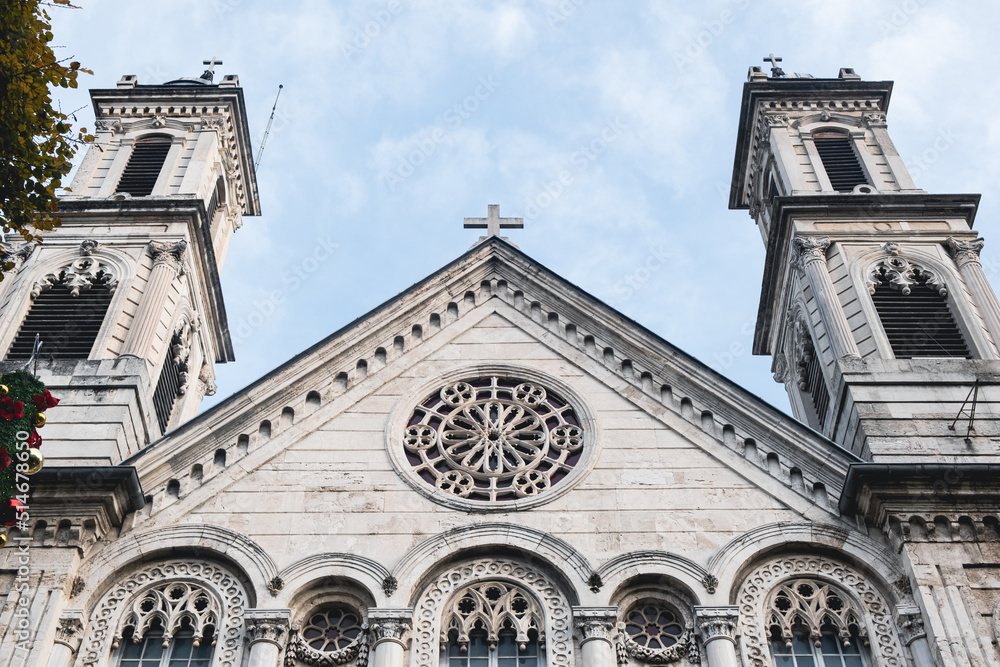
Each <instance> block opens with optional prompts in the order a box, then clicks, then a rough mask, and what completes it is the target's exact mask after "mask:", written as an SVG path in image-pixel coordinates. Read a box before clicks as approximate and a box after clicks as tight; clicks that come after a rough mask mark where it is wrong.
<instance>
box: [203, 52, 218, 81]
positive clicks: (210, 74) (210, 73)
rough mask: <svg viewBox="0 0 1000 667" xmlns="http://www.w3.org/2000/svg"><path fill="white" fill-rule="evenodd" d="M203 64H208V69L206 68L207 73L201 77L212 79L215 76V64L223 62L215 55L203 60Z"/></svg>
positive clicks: (206, 79) (207, 79)
mask: <svg viewBox="0 0 1000 667" xmlns="http://www.w3.org/2000/svg"><path fill="white" fill-rule="evenodd" d="M201 64H202V65H208V69H207V70H205V73H204V74H202V75H201V78H203V79H204V80H205V81H211V80H212V79H213V78H215V66H216V65H222V64H223V62H222V61H221V60H216V58H215V56H212V59H211V60H203V61H202V63H201Z"/></svg>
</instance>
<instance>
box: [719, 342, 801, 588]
mask: <svg viewBox="0 0 1000 667" xmlns="http://www.w3.org/2000/svg"><path fill="white" fill-rule="evenodd" d="M772 377H773V378H774V381H775V382H777V383H778V384H785V383H786V382H788V360H787V358H786V357H785V353H784V352H779V353H778V354H777V355H775V357H774V368H773V373H772ZM712 592H714V591H712Z"/></svg>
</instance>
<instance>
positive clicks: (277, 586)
mask: <svg viewBox="0 0 1000 667" xmlns="http://www.w3.org/2000/svg"><path fill="white" fill-rule="evenodd" d="M284 587H285V582H284V580H283V579H282V578H281V577H279V576H275V577H273V578H272V579H271V580H270V581H269V582H267V592H268V593H270V594H271V597H277V596H278V593H280V592H281V589H282V588H284Z"/></svg>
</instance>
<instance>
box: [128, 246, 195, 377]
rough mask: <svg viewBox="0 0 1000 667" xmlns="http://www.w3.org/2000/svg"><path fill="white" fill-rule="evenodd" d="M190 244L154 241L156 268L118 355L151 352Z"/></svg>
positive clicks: (152, 272)
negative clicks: (151, 346)
mask: <svg viewBox="0 0 1000 667" xmlns="http://www.w3.org/2000/svg"><path fill="white" fill-rule="evenodd" d="M185 248H187V241H185V240H183V239H182V240H180V241H174V242H167V241H150V242H149V254H151V255H152V256H153V270H152V271H151V272H150V274H149V280H148V281H147V282H146V290H145V291H144V292H143V294H142V296H141V297H139V307H138V308H137V309H136V312H135V317H134V318H133V320H132V325H131V326H130V327H129V330H128V335H127V336H126V337H125V344H124V345H123V346H122V351H121V354H120V355H118V356H125V355H131V356H134V357H139V358H140V359H145V358H146V355H147V354H148V353H149V349H150V344H151V343H152V342H153V336H155V335H156V328H157V326H158V325H159V323H160V318H161V317H162V316H163V307H164V306H165V305H166V302H167V296H168V295H169V294H170V286H171V285H172V284H173V282H174V278H176V277H177V276H179V275H180V273H181V258H182V257H183V255H184V250H185Z"/></svg>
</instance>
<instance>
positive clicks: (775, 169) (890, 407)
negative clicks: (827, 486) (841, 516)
mask: <svg viewBox="0 0 1000 667" xmlns="http://www.w3.org/2000/svg"><path fill="white" fill-rule="evenodd" d="M891 92H892V83H891V82H886V81H862V80H861V78H860V77H859V76H858V75H857V74H856V73H855V72H854V71H853V70H852V69H848V68H844V69H841V70H840V73H839V76H838V77H837V78H828V79H822V78H813V77H811V76H808V75H801V74H798V75H792V74H789V75H786V74H785V73H784V72H782V71H781V70H780V69H778V68H776V67H775V68H773V69H772V72H771V75H770V76H769V75H768V74H767V73H765V72H764V71H763V70H762V68H760V67H752V68H750V73H749V81H748V82H747V83H746V84H745V85H744V89H743V101H742V109H741V113H740V125H739V135H738V140H737V150H736V160H735V165H734V170H733V185H732V190H731V194H730V202H729V205H730V208H734V209H738V208H742V209H748V210H749V212H750V215H751V216H752V217H753V218H754V220H755V222H756V223H757V226H758V227H759V229H760V233H761V236H762V237H763V240H764V243H765V245H766V247H767V257H766V262H765V267H764V279H763V285H762V291H761V298H760V307H759V311H758V317H757V325H756V331H755V336H754V348H753V350H754V353H755V354H767V355H770V356H771V357H772V359H773V362H772V370H773V372H774V377H775V380H777V381H778V382H782V383H784V384H785V386H786V388H787V390H788V393H789V396H790V398H791V404H792V409H793V411H794V413H795V416H796V417H797V418H798V419H800V420H801V421H803V422H805V423H807V424H809V425H810V426H812V427H813V428H815V429H816V430H818V431H821V432H823V433H824V434H825V435H827V436H828V437H830V438H831V439H833V440H835V441H836V442H838V443H839V444H841V445H842V446H844V447H845V448H847V449H850V450H851V451H852V452H854V453H855V454H857V455H859V456H860V457H862V458H863V459H865V460H868V461H873V462H879V463H895V462H917V461H922V462H926V463H933V462H941V461H948V462H968V463H986V462H993V461H995V460H996V459H997V456H996V445H995V443H994V442H993V441H992V440H991V436H992V437H996V435H997V433H998V431H1000V422H998V421H997V419H996V417H995V415H994V414H993V411H992V407H991V403H990V401H992V400H993V396H994V393H995V391H996V390H995V388H994V385H995V383H996V382H997V380H998V379H1000V354H998V343H1000V303H998V301H997V297H996V294H995V293H994V292H993V290H992V288H991V287H990V285H989V283H988V281H987V280H986V277H985V275H984V273H983V269H982V266H981V264H980V263H979V250H980V249H981V248H982V246H983V241H982V240H981V239H979V238H978V235H977V233H976V232H975V231H973V222H974V220H975V215H976V210H977V207H978V204H979V195H954V194H945V195H938V194H928V193H927V192H925V191H923V190H921V189H919V188H917V187H916V185H915V184H914V183H913V180H912V179H911V177H910V174H909V173H908V172H907V169H906V167H905V166H904V164H903V161H902V159H900V156H899V154H898V152H897V151H896V148H895V147H894V146H893V143H892V141H891V139H890V138H889V134H888V131H887V123H886V113H887V112H888V108H889V98H890V95H891ZM967 399H968V400H967ZM973 414H974V418H973Z"/></svg>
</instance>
